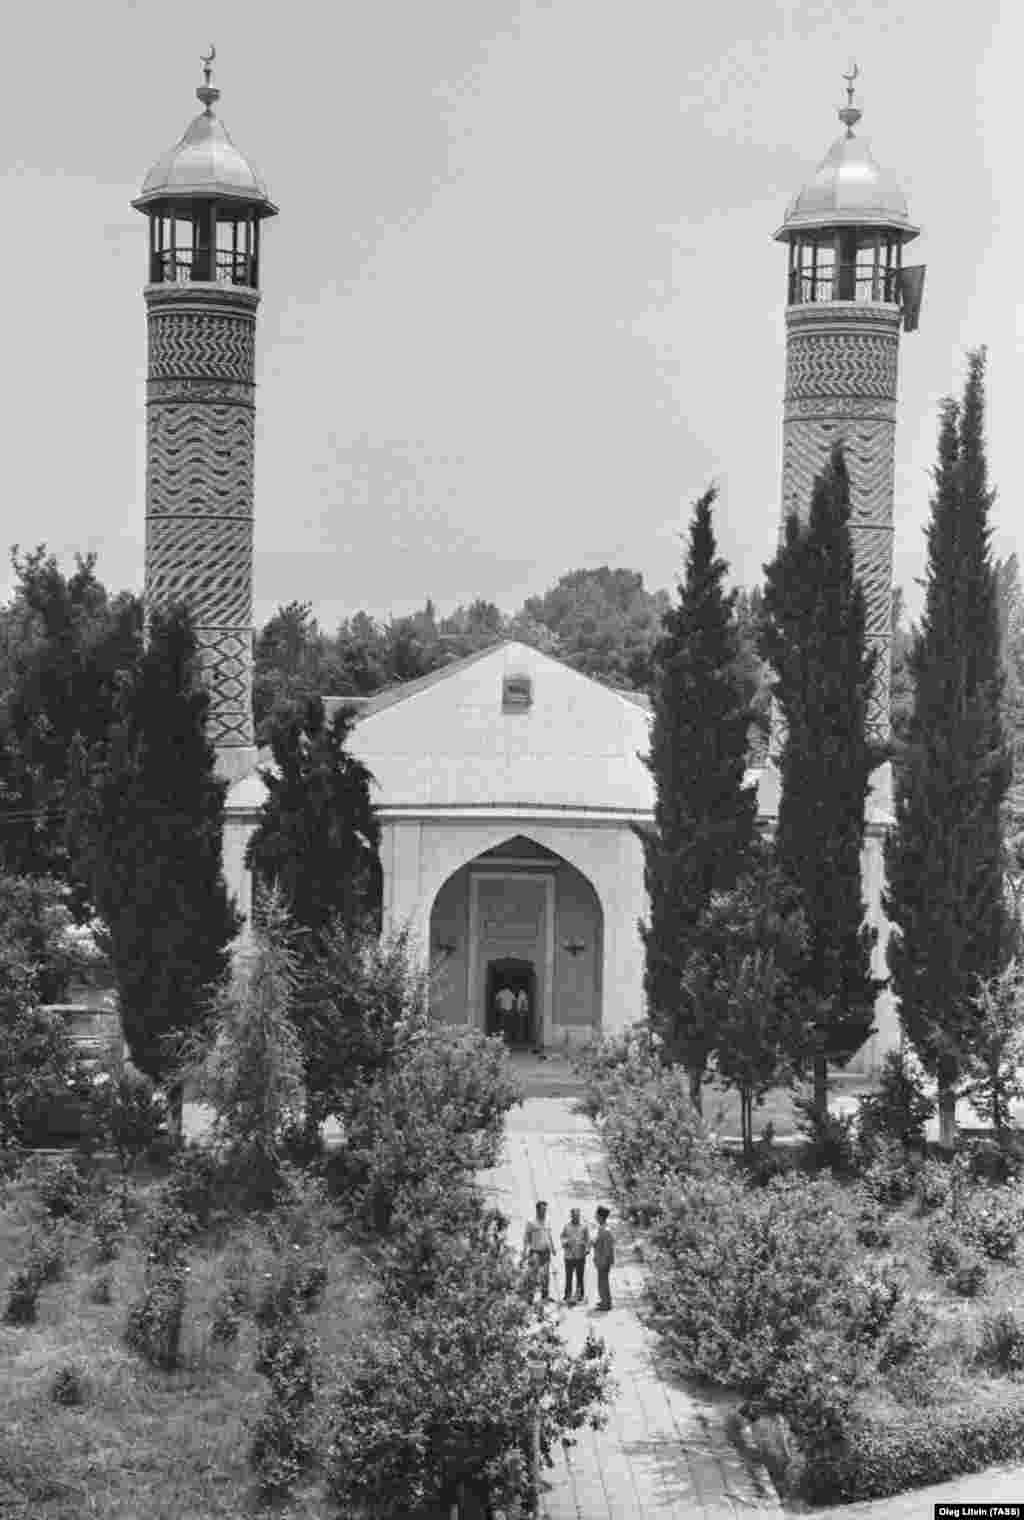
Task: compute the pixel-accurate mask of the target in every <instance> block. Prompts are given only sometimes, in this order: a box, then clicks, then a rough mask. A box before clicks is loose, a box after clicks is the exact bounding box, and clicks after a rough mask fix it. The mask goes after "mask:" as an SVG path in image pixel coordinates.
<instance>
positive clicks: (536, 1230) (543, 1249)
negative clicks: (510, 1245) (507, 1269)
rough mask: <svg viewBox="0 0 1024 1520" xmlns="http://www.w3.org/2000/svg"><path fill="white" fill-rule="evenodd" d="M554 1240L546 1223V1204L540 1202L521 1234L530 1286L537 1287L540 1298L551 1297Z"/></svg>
mask: <svg viewBox="0 0 1024 1520" xmlns="http://www.w3.org/2000/svg"><path fill="white" fill-rule="evenodd" d="M554 1254H555V1242H554V1241H553V1240H552V1238H551V1228H550V1226H549V1225H548V1206H547V1204H546V1203H543V1202H540V1203H538V1204H537V1208H536V1218H535V1219H531V1220H530V1222H529V1224H528V1225H527V1226H526V1231H525V1234H524V1235H523V1261H524V1263H525V1265H526V1266H527V1268H528V1270H529V1273H530V1282H531V1287H532V1288H534V1289H536V1288H539V1289H540V1292H541V1297H542V1298H550V1297H551V1258H552V1256H554Z"/></svg>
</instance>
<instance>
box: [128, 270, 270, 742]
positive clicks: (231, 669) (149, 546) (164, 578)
mask: <svg viewBox="0 0 1024 1520" xmlns="http://www.w3.org/2000/svg"><path fill="white" fill-rule="evenodd" d="M257 302H258V296H256V294H255V292H240V291H238V290H234V289H229V290H225V291H222V290H220V289H218V288H216V287H213V288H210V287H206V288H203V287H196V286H187V285H185V286H149V287H148V288H147V290H146V304H147V308H148V312H149V382H148V386H147V429H146V444H147V446H146V605H147V607H150V608H154V607H158V606H161V605H166V604H167V603H168V602H171V601H184V602H186V603H187V604H188V605H189V607H190V608H191V609H192V613H193V616H194V618H195V621H196V629H197V634H198V638H199V648H200V666H201V669H202V672H203V678H204V681H205V683H206V685H207V688H208V690H209V692H210V719H209V724H210V737H211V739H212V740H213V743H214V744H215V745H216V746H217V747H219V748H223V747H231V746H236V745H242V746H248V745H251V744H252V742H253V729H252V545H253V516H252V514H253V425H254V402H253V396H254V386H253V369H254V340H255V325H256V324H255V318H256V306H257Z"/></svg>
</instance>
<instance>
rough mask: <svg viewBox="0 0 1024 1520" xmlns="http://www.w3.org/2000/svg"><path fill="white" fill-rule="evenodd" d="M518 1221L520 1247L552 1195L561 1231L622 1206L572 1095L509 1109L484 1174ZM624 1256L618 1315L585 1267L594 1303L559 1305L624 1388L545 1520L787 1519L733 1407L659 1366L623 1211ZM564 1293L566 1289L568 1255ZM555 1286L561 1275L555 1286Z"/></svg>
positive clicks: (572, 1455)
mask: <svg viewBox="0 0 1024 1520" xmlns="http://www.w3.org/2000/svg"><path fill="white" fill-rule="evenodd" d="M480 1180H481V1182H482V1183H483V1184H484V1185H485V1187H486V1188H487V1190H488V1192H489V1193H490V1195H491V1196H492V1197H493V1199H494V1201H495V1203H496V1204H497V1206H498V1207H500V1208H501V1209H502V1211H503V1212H504V1213H505V1214H507V1215H508V1216H509V1217H510V1219H511V1227H510V1241H511V1244H512V1245H513V1247H514V1248H515V1249H516V1250H518V1249H519V1247H520V1245H521V1243H522V1238H523V1229H524V1227H525V1224H526V1220H527V1219H528V1218H531V1217H532V1215H533V1206H534V1203H535V1202H536V1200H537V1199H538V1198H546V1199H547V1200H548V1217H549V1219H550V1222H551V1225H552V1231H553V1234H554V1236H555V1240H556V1242H557V1240H558V1234H559V1231H560V1230H561V1228H562V1225H563V1224H564V1223H565V1221H566V1220H567V1219H568V1217H569V1209H570V1208H571V1207H572V1205H573V1204H578V1205H579V1206H580V1208H581V1210H582V1214H583V1218H584V1219H586V1220H588V1221H590V1222H591V1224H592V1222H593V1215H594V1210H595V1208H596V1207H597V1205H598V1204H599V1203H600V1202H601V1201H602V1200H604V1201H605V1202H607V1203H608V1206H609V1207H613V1200H612V1198H611V1196H610V1189H609V1187H608V1175H607V1172H606V1170H605V1167H604V1161H603V1157H602V1153H601V1145H600V1140H599V1138H598V1135H597V1132H596V1130H595V1129H594V1126H593V1125H592V1124H591V1123H590V1121H589V1120H587V1119H585V1118H583V1117H582V1116H581V1115H577V1114H575V1113H573V1111H572V1102H571V1100H570V1099H567V1098H564V1097H546V1096H542V1097H529V1098H527V1100H526V1102H525V1103H524V1104H523V1106H522V1107H521V1108H516V1109H513V1110H512V1112H511V1113H510V1114H509V1116H508V1122H507V1129H506V1143H505V1155H504V1158H503V1161H502V1164H501V1165H500V1166H498V1167H496V1168H495V1169H494V1170H493V1171H491V1172H484V1173H482V1174H481V1177H480ZM611 1222H612V1227H613V1229H614V1231H615V1236H616V1258H617V1263H616V1266H615V1267H614V1269H613V1271H612V1302H613V1304H614V1305H615V1307H614V1308H613V1309H612V1311H611V1313H610V1314H596V1313H595V1312H594V1309H593V1303H594V1301H595V1299H596V1277H595V1273H594V1269H593V1265H592V1264H591V1263H588V1267H587V1283H586V1288H587V1295H588V1298H589V1300H590V1306H589V1307H585V1306H581V1307H579V1308H574V1309H563V1308H561V1307H560V1308H559V1314H560V1316H561V1320H562V1326H561V1328H562V1334H563V1336H564V1338H565V1340H566V1343H567V1344H568V1345H569V1346H570V1347H571V1348H572V1349H573V1350H579V1349H580V1348H581V1347H582V1345H583V1342H584V1339H585V1338H586V1333H587V1327H588V1325H592V1326H593V1327H594V1328H595V1329H596V1330H597V1331H598V1333H599V1334H601V1335H602V1336H603V1337H604V1339H605V1341H606V1342H607V1344H608V1347H609V1349H610V1350H611V1352H612V1354H613V1358H614V1367H613V1373H614V1376H615V1378H616V1381H617V1382H618V1385H619V1392H618V1395H617V1397H616V1399H615V1402H614V1405H613V1406H612V1409H611V1413H610V1419H609V1423H608V1426H607V1428H606V1429H605V1430H603V1431H600V1432H596V1433H595V1432H594V1431H591V1430H589V1429H586V1430H583V1431H581V1432H580V1435H579V1443H578V1445H577V1446H575V1447H574V1448H573V1449H572V1451H571V1452H569V1453H568V1455H567V1456H565V1455H563V1454H562V1453H561V1452H560V1451H559V1453H558V1454H557V1456H556V1466H555V1468H554V1470H553V1471H552V1472H551V1473H549V1474H548V1481H549V1482H550V1484H551V1489H550V1492H549V1494H548V1496H547V1499H546V1502H545V1504H544V1506H543V1508H542V1510H541V1514H542V1517H543V1520H670V1517H672V1520H727V1517H729V1520H737V1517H742V1516H748V1517H750V1520H759V1517H773V1520H781V1517H782V1514H783V1511H782V1508H781V1506H780V1504H779V1500H778V1497H777V1495H776V1493H775V1490H774V1488H773V1487H772V1484H771V1481H770V1480H769V1478H768V1476H767V1474H766V1473H765V1472H764V1471H763V1469H757V1468H752V1467H750V1466H748V1464H747V1463H746V1462H745V1461H744V1459H743V1458H742V1457H741V1456H740V1455H739V1453H738V1452H737V1451H736V1450H735V1448H734V1447H733V1446H732V1444H731V1443H730V1441H729V1439H728V1437H727V1436H726V1434H725V1416H726V1413H727V1408H728V1406H726V1405H724V1404H721V1403H715V1402H713V1401H712V1400H710V1399H706V1398H704V1397H703V1396H700V1397H698V1396H696V1395H695V1394H694V1393H692V1392H691V1391H689V1390H687V1389H684V1388H683V1387H682V1386H680V1385H679V1384H678V1383H676V1382H674V1381H673V1380H672V1378H671V1376H670V1375H669V1374H665V1373H662V1374H659V1372H658V1370H657V1367H656V1337H655V1336H653V1335H652V1334H651V1332H649V1331H648V1330H646V1329H645V1328H644V1327H643V1325H642V1324H641V1323H640V1320H639V1318H638V1317H637V1313H636V1305H637V1303H638V1300H639V1297H640V1291H641V1287H642V1283H643V1272H644V1268H643V1265H642V1263H641V1262H640V1261H639V1259H638V1258H637V1257H636V1256H635V1255H634V1252H633V1249H632V1243H631V1239H630V1236H629V1232H628V1230H627V1229H626V1228H625V1227H624V1226H623V1225H622V1224H621V1222H620V1221H618V1220H616V1219H615V1218H614V1217H613V1219H612V1221H611ZM556 1266H557V1267H558V1269H559V1270H558V1289H557V1291H558V1294H559V1296H560V1295H561V1292H562V1280H561V1261H560V1259H559V1261H558V1262H557V1263H556ZM554 1291H555V1279H554V1274H553V1281H552V1292H554Z"/></svg>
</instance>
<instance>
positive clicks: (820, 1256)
mask: <svg viewBox="0 0 1024 1520" xmlns="http://www.w3.org/2000/svg"><path fill="white" fill-rule="evenodd" d="M650 1245H651V1249H652V1258H653V1263H652V1271H651V1274H650V1277H649V1279H648V1287H647V1291H648V1295H649V1298H650V1301H651V1305H652V1323H653V1324H654V1326H655V1328H656V1329H658V1330H659V1331H661V1332H662V1334H663V1335H664V1337H665V1342H666V1346H667V1348H668V1350H669V1352H670V1354H671V1355H672V1357H673V1359H674V1360H675V1361H676V1363H677V1364H678V1365H679V1368H680V1370H681V1371H682V1372H683V1374H684V1375H685V1376H688V1377H697V1378H701V1379H706V1380H709V1381H711V1382H714V1383H718V1384H719V1385H720V1386H721V1387H724V1388H730V1389H733V1390H735V1391H736V1392H738V1393H739V1394H740V1395H741V1396H742V1398H743V1401H744V1412H745V1413H748V1414H749V1417H751V1418H757V1417H758V1416H759V1415H760V1414H766V1413H767V1414H770V1413H775V1412H780V1413H783V1414H785V1415H786V1417H787V1419H788V1418H789V1417H790V1410H789V1408H787V1407H783V1406H784V1403H785V1399H784V1397H783V1393H780V1392H779V1391H778V1390H780V1389H781V1390H785V1389H786V1388H787V1387H789V1386H790V1384H791V1383H792V1386H793V1387H794V1388H796V1387H797V1386H798V1385H799V1386H801V1387H803V1386H804V1385H803V1384H802V1383H801V1382H800V1377H799V1376H798V1374H797V1372H796V1371H793V1370H792V1369H790V1368H789V1363H790V1362H791V1361H794V1359H798V1358H799V1357H801V1356H802V1355H803V1354H804V1351H803V1349H801V1348H804V1347H805V1341H806V1340H807V1337H808V1336H810V1337H812V1338H818V1339H817V1340H815V1344H817V1343H818V1340H820V1342H821V1345H820V1347H819V1350H821V1349H822V1348H823V1347H824V1346H825V1342H826V1341H828V1342H829V1345H831V1343H832V1341H840V1342H841V1346H838V1347H833V1348H832V1352H830V1355H832V1353H833V1352H834V1357H833V1364H832V1368H831V1370H830V1371H823V1372H822V1376H823V1377H825V1378H830V1377H831V1376H832V1373H833V1372H835V1373H837V1374H838V1375H839V1376H840V1378H843V1377H845V1378H847V1379H853V1380H854V1381H853V1382H852V1383H851V1384H850V1386H851V1387H853V1386H855V1383H856V1376H857V1363H858V1360H859V1355H860V1353H859V1352H858V1351H857V1349H856V1344H855V1343H856V1342H857V1341H858V1340H859V1339H863V1338H864V1336H863V1332H862V1325H861V1324H860V1323H858V1322H856V1321H855V1319H854V1317H853V1316H854V1312H855V1305H856V1302H857V1296H858V1285H857V1284H856V1283H855V1280H854V1276H853V1265H854V1263H855V1261H856V1258H857V1250H856V1246H855V1244H854V1241H853V1238H852V1230H851V1227H850V1222H849V1220H848V1219H847V1217H846V1215H845V1213H844V1210H843V1207H842V1203H841V1197H840V1194H839V1192H838V1189H837V1188H836V1187H835V1185H834V1184H832V1183H831V1182H829V1181H827V1180H825V1179H809V1178H806V1177H803V1176H794V1177H791V1178H786V1179H779V1180H777V1181H774V1182H771V1183H769V1185H768V1186H767V1187H766V1188H764V1189H763V1190H759V1191H753V1190H751V1189H748V1188H746V1187H745V1186H744V1184H743V1182H742V1181H741V1179H740V1178H739V1177H738V1176H735V1175H708V1176H704V1177H696V1178H690V1179H686V1180H684V1181H682V1182H680V1183H678V1184H677V1185H675V1186H670V1187H668V1188H666V1191H665V1209H664V1212H663V1214H662V1215H661V1217H660V1218H659V1219H658V1220H657V1221H656V1222H655V1225H654V1227H653V1229H652V1232H651V1236H650ZM862 1296H863V1295H862ZM844 1331H846V1332H847V1335H846V1336H845V1337H844ZM842 1346H845V1347H846V1348H847V1349H846V1350H842V1349H841V1348H842ZM822 1354H823V1355H824V1352H823V1351H822ZM815 1355H817V1353H815ZM812 1360H813V1358H812ZM827 1364H828V1359H827V1358H826V1359H825V1361H824V1362H823V1364H822V1365H823V1367H827ZM831 1386H832V1385H831V1384H829V1387H831ZM827 1391H828V1390H827V1389H826V1390H825V1392H827ZM802 1396H803V1395H801V1397H802ZM807 1396H808V1397H810V1393H808V1395H807ZM822 1396H823V1397H824V1393H823V1394H822ZM785 1397H788V1395H786V1396H785ZM794 1397H796V1395H795V1394H794ZM830 1397H831V1395H830ZM780 1399H782V1400H783V1405H780V1404H779V1400H780ZM808 1418H810V1416H808ZM826 1423H827V1421H826Z"/></svg>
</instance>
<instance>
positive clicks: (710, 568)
mask: <svg viewBox="0 0 1024 1520" xmlns="http://www.w3.org/2000/svg"><path fill="white" fill-rule="evenodd" d="M714 499H715V493H714V491H713V490H711V491H708V492H707V493H706V494H705V495H704V496H702V497H701V498H700V500H699V501H698V502H697V503H696V506H695V509H694V515H693V521H692V523H691V526H690V543H689V551H688V554H687V559H686V573H685V580H684V581H683V582H682V583H681V584H680V586H679V601H678V604H677V605H676V606H675V607H672V608H670V610H669V611H668V612H667V613H666V614H665V618H664V623H663V632H662V635H661V638H660V639H659V641H658V644H657V646H656V648H655V650H654V656H653V670H654V675H653V679H652V684H651V706H652V708H653V714H654V720H653V723H652V725H651V748H650V754H649V755H648V756H647V757H646V764H647V767H648V769H649V770H650V772H651V776H652V778H653V781H654V828H653V832H652V833H651V834H645V835H642V836H641V837H642V839H643V845H644V855H645V870H644V877H645V883H646V886H647V893H648V898H649V902H650V921H649V922H648V923H646V924H644V925H642V933H643V938H644V948H645V952H646V963H645V971H644V990H645V992H646V995H647V1001H648V1006H649V1009H650V1016H651V1021H652V1024H653V1025H654V1027H655V1029H656V1031H657V1033H658V1034H659V1035H660V1036H661V1038H662V1040H663V1042H664V1051H665V1056H666V1058H667V1059H669V1060H678V1061H681V1062H682V1063H683V1065H684V1066H686V1068H687V1070H688V1071H689V1073H690V1075H691V1080H692V1083H693V1092H694V1097H695V1101H696V1100H697V1099H698V1096H699V1092H700V1083H701V1080H702V1078H703V1075H704V1072H705V1069H706V1067H707V1063H708V1060H709V1058H710V1056H711V1053H712V1051H713V1050H714V1049H715V1046H716V1040H717V1035H716V1029H715V1023H714V1013H713V1011H712V1009H711V1007H710V1005H709V1004H708V1003H707V1002H706V1001H705V999H704V998H703V997H700V996H697V997H694V996H692V995H691V994H690V992H689V991H688V989H687V984H686V974H687V967H688V965H689V964H690V958H691V956H692V955H693V953H694V951H695V950H697V948H698V940H699V925H700V922H701V917H702V915H703V913H704V911H705V909H706V908H707V906H708V903H709V902H710V900H711V895H712V893H713V892H715V891H723V890H729V889H730V888H731V887H732V886H733V885H734V884H735V882H736V880H737V878H738V876H739V875H740V874H741V873H742V871H743V869H744V867H745V865H746V863H747V861H748V859H749V856H750V851H751V848H752V841H753V838H754V830H755V823H756V808H757V800H756V795H755V791H754V788H753V787H746V786H744V774H745V770H746V753H747V730H748V727H749V725H750V721H751V712H750V708H749V707H748V705H747V703H746V701H745V700H744V691H743V687H742V684H741V680H740V676H739V674H738V670H737V660H738V654H739V640H738V636H737V630H736V624H735V618H734V612H733V608H734V602H735V593H733V594H730V595H727V594H726V593H725V591H724V588H723V580H724V577H725V573H726V565H725V562H724V560H721V559H719V558H718V557H717V555H716V553H715V538H714V531H713V528H712V522H711V511H712V506H713V503H714Z"/></svg>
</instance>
